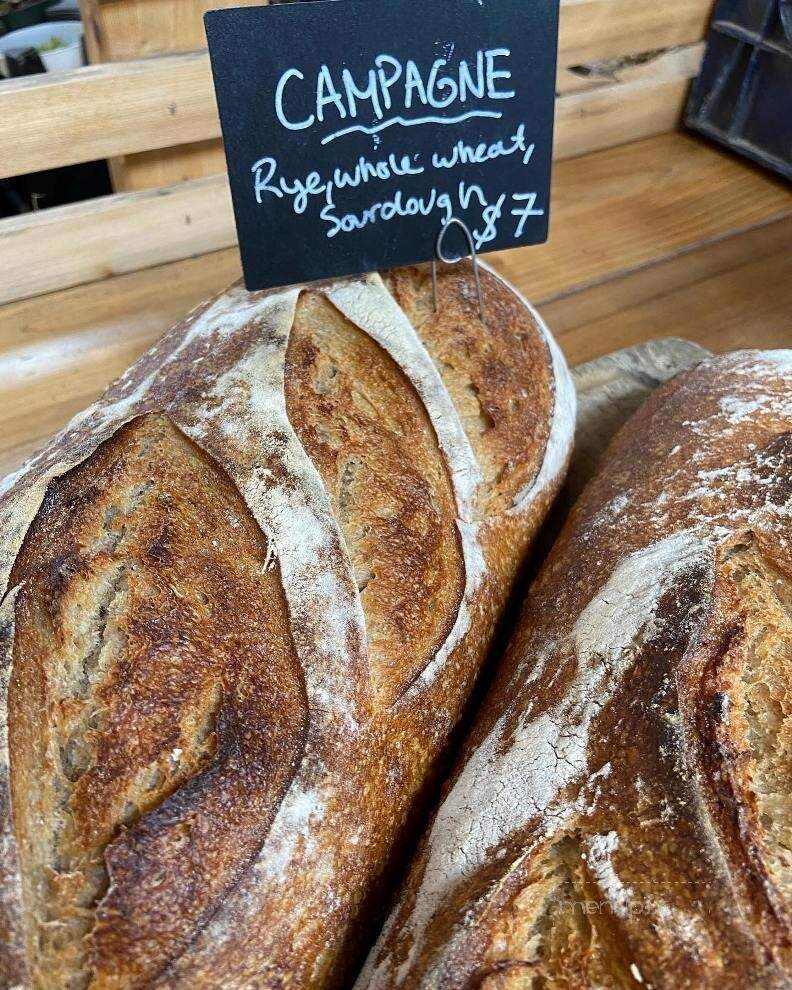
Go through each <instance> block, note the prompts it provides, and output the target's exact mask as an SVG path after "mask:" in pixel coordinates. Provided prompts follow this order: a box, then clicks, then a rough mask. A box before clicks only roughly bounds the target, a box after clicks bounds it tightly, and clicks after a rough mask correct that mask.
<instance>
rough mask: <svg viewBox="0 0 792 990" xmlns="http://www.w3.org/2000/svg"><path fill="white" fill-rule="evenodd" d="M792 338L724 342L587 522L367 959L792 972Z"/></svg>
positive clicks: (735, 980) (380, 978)
mask: <svg viewBox="0 0 792 990" xmlns="http://www.w3.org/2000/svg"><path fill="white" fill-rule="evenodd" d="M790 511H792V353H790V352H771V353H767V354H762V353H756V352H746V353H742V354H735V355H728V356H724V357H721V358H716V359H713V360H711V361H705V362H703V363H702V364H701V365H699V366H698V367H697V368H695V369H693V370H692V371H690V372H688V373H685V374H683V375H681V376H679V377H678V378H677V379H675V380H674V381H672V382H671V383H669V384H667V385H666V386H663V387H661V388H660V389H659V390H658V391H657V393H655V394H654V395H653V396H652V397H651V398H650V399H649V401H648V402H647V403H646V404H645V406H644V407H643V408H642V409H641V410H640V411H639V412H638V413H637V414H636V416H635V417H634V418H633V419H632V420H631V421H630V423H629V424H628V425H627V426H626V427H625V428H624V430H623V431H622V432H621V433H620V434H619V435H618V437H617V439H616V440H615V441H614V443H613V444H612V446H611V448H610V450H609V452H608V453H607V454H606V456H605V457H604V459H603V461H602V463H601V466H600V470H599V473H598V475H597V477H596V478H595V479H594V481H593V482H592V483H591V484H590V485H589V487H588V488H587V490H586V491H585V493H584V494H583V496H582V497H581V499H580V500H579V502H578V503H577V505H576V506H575V508H574V510H573V512H572V514H571V517H570V519H569V521H568V523H567V525H566V527H565V529H564V531H563V532H562V534H561V536H560V538H559V540H558V542H557V544H556V546H555V547H554V549H553V552H552V554H551V556H550V558H549V559H548V561H547V563H546V564H545V566H544V567H543V569H542V572H541V574H540V576H539V578H538V579H537V582H536V584H535V585H534V587H533V588H532V590H531V593H530V595H529V599H528V602H527V605H526V609H525V613H524V615H523V617H522V619H521V621H520V625H519V628H518V631H517V634H516V636H515V638H514V641H513V642H512V644H511V645H510V648H509V650H508V653H507V656H506V658H505V660H504V663H503V665H502V667H501V670H500V674H499V678H498V680H497V683H496V684H495V686H494V689H493V690H492V691H491V692H490V694H489V696H488V698H487V701H486V703H485V706H484V709H483V711H482V712H481V714H480V717H479V718H478V720H477V723H476V726H475V727H474V730H473V733H472V736H471V738H470V740H469V741H468V743H467V744H466V746H465V748H464V752H463V754H462V758H461V760H460V763H459V765H458V769H457V772H456V774H455V775H454V777H453V778H452V780H451V781H450V783H449V784H448V785H447V789H446V795H445V798H444V801H443V803H442V805H441V806H440V809H439V811H438V813H437V816H436V819H435V822H434V824H433V826H432V828H431V830H430V832H429V833H428V835H427V838H426V840H425V841H424V844H423V846H422V849H421V852H420V854H419V856H418V857H417V858H416V861H415V863H414V865H413V869H412V871H411V874H410V879H409V882H408V884H407V886H406V888H405V891H404V893H403V895H402V897H401V900H400V902H399V904H398V905H397V908H396V910H395V911H394V914H393V916H392V917H391V919H390V921H389V923H388V925H387V926H386V929H385V932H384V934H383V936H382V938H381V940H380V942H379V944H378V946H377V947H376V948H375V950H374V951H373V952H372V954H371V956H370V959H369V962H368V964H367V966H366V968H365V970H364V972H363V975H362V976H361V978H360V981H359V983H358V990H383V988H396V987H414V986H421V987H425V988H427V990H428V988H443V990H446V988H449V990H450V988H464V990H473V988H482V990H537V988H540V987H541V988H543V990H545V988H546V990H551V988H552V990H561V988H567V987H570V986H573V987H580V988H595V987H596V988H599V987H613V988H619V990H621V988H631V990H636V988H640V987H641V986H651V987H654V988H657V990H659V988H668V990H670V988H675V990H676V988H689V990H694V988H695V990H698V988H712V990H715V988H717V987H730V988H734V990H744V988H747V987H760V986H761V987H766V988H780V987H786V986H789V984H790V977H791V974H792V969H791V968H790V967H791V964H792V956H791V955H790V930H791V929H790V916H789V912H790V905H791V904H792V890H791V889H790V883H789V877H790V857H789V835H790V826H791V825H792V805H790V800H789V781H790V779H792V760H790V750H791V747H790V739H792V705H790V698H789V693H788V692H789V688H788V684H789V680H790V670H792V614H791V613H790V599H792V580H791V579H792V570H791V568H792V542H790V528H789V521H790Z"/></svg>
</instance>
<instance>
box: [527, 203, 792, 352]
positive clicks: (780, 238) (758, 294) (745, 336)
mask: <svg viewBox="0 0 792 990" xmlns="http://www.w3.org/2000/svg"><path fill="white" fill-rule="evenodd" d="M790 271H792V218H789V219H785V220H781V221H778V222H777V223H775V224H772V225H770V226H767V227H762V228H761V229H759V230H754V231H749V232H746V233H745V234H741V235H738V236H736V237H733V238H731V239H729V240H728V241H725V242H720V243H717V244H714V245H711V246H709V247H708V248H701V249H699V250H698V251H695V252H692V253H691V254H688V255H685V256H683V257H679V258H675V259H672V260H670V261H668V262H665V263H663V264H658V265H654V266H652V267H650V268H647V269H644V270H642V271H640V272H636V273H634V274H631V275H627V276H623V277H622V278H620V279H616V280H613V281H608V282H607V283H606V284H604V285H602V286H598V287H596V288H594V289H589V290H587V291H583V292H579V293H571V294H569V295H567V296H565V297H564V298H563V299H561V300H558V301H556V302H555V303H551V304H549V305H547V306H543V307H542V315H543V316H544V317H545V319H546V320H547V321H548V324H549V325H550V326H551V327H552V328H553V330H554V332H555V334H556V336H557V338H558V341H559V343H560V344H561V347H562V348H563V350H564V352H565V354H566V355H567V358H568V359H569V360H570V361H571V362H572V363H577V362H579V361H587V360H590V359H591V358H594V357H598V356H600V355H601V354H605V353H608V352H609V351H610V350H612V349H613V348H614V347H629V346H631V345H633V344H635V343H637V342H639V341H642V340H647V339H650V338H652V337H657V336H668V335H671V334H674V335H680V336H684V337H685V338H687V339H689V340H692V341H694V342H696V343H698V344H701V345H702V346H703V347H707V348H709V349H710V350H714V351H727V350H734V349H738V348H742V347H760V348H773V347H792V322H791V321H790V313H792V279H790V277H789V272H790Z"/></svg>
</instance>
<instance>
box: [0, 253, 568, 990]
mask: <svg viewBox="0 0 792 990" xmlns="http://www.w3.org/2000/svg"><path fill="white" fill-rule="evenodd" d="M440 277H441V289H442V293H441V295H442V305H441V306H440V309H439V311H438V312H435V311H434V308H433V306H432V303H431V277H430V273H429V269H428V268H423V267H421V268H409V269H399V270H395V271H391V272H388V273H385V274H383V275H382V276H378V275H373V276H367V277H364V278H360V279H352V280H346V281H343V282H334V283H325V284H315V285H312V286H297V287H292V288H290V289H286V290H281V291H269V292H260V293H252V294H251V293H247V292H245V291H244V290H243V289H241V288H240V287H233V288H231V289H230V290H228V291H227V292H225V293H223V294H221V295H220V296H218V297H217V298H216V299H214V300H212V301H210V302H209V303H207V304H205V305H204V306H201V307H199V308H198V309H197V310H195V311H194V312H193V313H191V314H190V315H189V316H188V317H187V318H186V319H185V320H184V321H183V322H182V323H181V324H179V325H178V326H177V327H175V328H174V329H172V330H171V331H169V332H168V333H167V334H165V336H164V337H163V338H162V339H161V340H160V341H159V342H158V343H157V344H156V345H155V346H154V347H153V348H152V349H151V350H150V351H149V352H148V353H147V354H145V355H144V356H143V357H142V358H141V359H140V361H139V362H138V363H137V364H136V365H135V366H134V367H133V368H132V369H130V371H128V372H127V373H126V374H125V375H124V376H122V378H120V379H119V380H118V381H117V382H116V383H114V384H113V385H112V386H111V387H110V388H109V389H108V391H107V392H106V393H105V395H104V396H103V397H102V398H101V399H100V400H99V401H98V402H97V403H96V404H95V405H94V406H93V407H91V408H90V409H89V410H87V411H86V412H85V413H82V414H81V415H80V416H78V417H76V418H75V419H74V420H73V421H72V423H71V424H69V426H68V427H67V428H66V429H65V430H64V431H63V432H62V433H61V434H60V435H59V436H58V437H57V438H56V439H55V440H54V441H53V442H52V443H51V444H50V445H49V446H48V447H46V448H45V449H44V450H43V451H42V452H41V453H40V454H38V455H36V456H35V457H34V458H33V459H32V460H31V461H30V462H29V463H28V464H27V465H26V466H25V467H23V468H22V469H21V470H20V471H19V472H17V473H16V474H15V475H13V476H11V477H10V478H8V479H6V481H5V482H3V483H2V484H0V596H2V599H1V604H0V647H2V650H1V651H0V657H1V658H2V659H1V662H0V671H2V680H0V689H1V690H0V701H1V702H2V703H0V713H1V714H0V733H1V734H2V735H1V736H0V738H2V741H3V747H2V748H1V749H0V829H1V830H2V831H0V875H1V876H2V879H3V881H4V882H3V886H2V894H0V930H2V932H3V935H4V938H3V945H2V948H0V982H3V983H4V985H5V984H6V983H7V984H12V983H14V982H17V983H20V984H22V985H29V986H33V987H36V988H39V987H41V988H49V987H61V986H64V985H66V986H85V987H93V988H100V987H101V988H105V987H108V988H109V987H112V988H125V987H133V986H134V987H135V988H141V987H155V986H157V987H165V986H167V987H185V988H186V987H189V988H191V990H192V988H196V987H208V986H247V985H257V986H258V985H280V984H281V983H283V982H284V981H288V983H289V985H290V986H295V987H301V986H306V987H307V986H311V987H322V986H325V985H337V984H338V983H339V982H340V981H341V980H343V979H344V978H345V977H346V975H347V974H348V971H349V970H351V969H353V968H354V967H355V965H356V960H357V959H358V957H359V955H360V951H361V948H362V947H363V946H364V945H365V942H366V939H367V937H369V936H370V935H371V932H370V930H369V929H370V926H371V924H372V919H371V912H370V910H368V909H367V905H368V904H369V903H370V901H371V899H372V898H374V899H376V898H381V897H382V896H384V894H383V891H382V888H381V880H380V878H381V876H382V874H383V871H384V870H385V869H386V867H387V866H388V864H389V862H390V859H391V857H392V855H393V854H394V850H395V848H396V845H395V843H396V840H397V838H398V837H399V836H400V834H401V833H402V831H403V829H404V828H405V826H406V825H407V824H409V822H410V820H411V818H412V816H414V815H415V814H417V813H418V812H419V811H420V800H419V794H420V793H423V792H424V791H425V788H426V785H427V783H428V782H429V781H430V780H431V776H432V774H433V772H434V771H435V766H436V762H437V760H438V758H439V757H440V755H441V753H442V750H443V746H444V744H445V742H446V740H447V738H448V734H449V732H450V731H451V729H452V728H453V726H454V725H455V723H456V721H457V719H458V717H459V714H460V711H461V709H462V706H463V704H464V702H465V700H466V698H467V695H468V693H469V691H470V688H471V686H472V684H473V681H474V679H475V677H476V675H477V673H478V670H479V668H480V666H481V664H482V661H483V659H484V657H485V655H486V651H487V648H488V646H489V643H490V640H491V637H492V635H493V631H494V628H495V625H496V623H497V621H498V618H499V616H500V614H501V612H502V610H503V608H504V605H505V602H506V598H507V596H508V594H509V591H510V586H511V583H512V581H513V580H514V577H515V575H516V573H517V571H518V569H519V567H520V566H521V564H522V562H523V559H524V556H525V553H526V551H527V549H528V546H529V544H530V541H531V539H532V537H533V535H534V534H535V532H536V530H537V528H538V526H539V523H540V521H541V519H542V517H543V515H544V514H545V512H546V510H547V508H548V506H549V504H550V502H551V500H552V498H553V496H554V494H555V492H556V491H557V490H558V487H559V485H560V483H561V480H562V476H563V472H564V470H565V467H566V462H567V459H568V456H569V451H570V447H571V441H572V434H573V430H574V392H573V388H572V385H571V380H570V377H569V374H568V372H567V369H566V366H565V365H564V363H563V359H562V358H561V357H560V354H559V353H558V351H557V348H555V345H554V343H553V341H552V338H551V337H550V335H549V333H548V331H547V329H546V327H544V325H543V324H542V323H541V321H540V320H539V319H538V317H537V316H536V315H535V314H534V313H533V311H532V310H530V308H529V307H527V306H526V305H525V304H524V302H523V301H522V300H521V299H520V298H519V297H518V296H517V295H516V294H515V293H514V292H513V291H512V290H511V289H510V288H509V287H508V286H506V285H505V284H504V283H503V282H502V281H501V280H500V279H497V278H495V277H494V276H493V275H491V274H488V273H485V275H484V277H483V279H482V292H483V294H484V301H485V305H486V312H487V327H486V329H485V328H484V327H483V326H482V324H481V321H480V319H479V315H478V309H477V306H476V303H475V300H473V301H471V299H470V298H469V293H468V291H467V283H468V281H469V279H470V270H469V266H468V265H467V264H465V263H463V264H461V265H459V266H457V267H456V268H455V269H453V270H450V271H447V270H444V271H443V272H442V273H441V276H440Z"/></svg>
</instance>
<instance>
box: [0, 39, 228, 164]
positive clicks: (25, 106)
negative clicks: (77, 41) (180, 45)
mask: <svg viewBox="0 0 792 990" xmlns="http://www.w3.org/2000/svg"><path fill="white" fill-rule="evenodd" d="M0 121H2V123H0V128H1V130H0V133H2V135H3V140H2V145H0V147H1V148H2V150H0V178H4V177H6V176H9V175H22V174H24V173H26V172H33V171H36V170H38V169H41V168H43V167H52V166H56V165H72V164H74V163H75V162H81V161H91V160H93V159H96V158H108V157H111V156H113V155H120V154H124V153H126V152H130V151H146V150H148V149H150V148H160V147H166V146H169V145H176V144H186V143H188V142H191V141H202V140H204V139H206V138H210V137H217V136H218V135H219V134H220V122H219V120H218V117H217V107H216V104H215V98H214V89H213V88H212V80H211V70H210V68H209V59H208V56H207V55H206V54H205V53H201V52H198V53H190V54H187V55H166V56H163V57H162V58H153V59H141V60H139V61H137V62H124V63H121V64H118V65H112V64H108V65H92V66H87V67H85V68H82V69H75V70H74V71H73V72H63V73H57V74H52V75H50V74H49V73H43V74H40V75H35V76H23V77H21V78H19V79H10V80H5V81H3V82H0Z"/></svg>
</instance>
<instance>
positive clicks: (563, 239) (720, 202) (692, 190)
mask: <svg viewBox="0 0 792 990" xmlns="http://www.w3.org/2000/svg"><path fill="white" fill-rule="evenodd" d="M151 222H152V224H153V223H154V219H152V221H151ZM111 235H112V231H111V230H110V229H109V228H108V229H107V233H106V235H105V236H106V237H107V238H108V239H109V238H110V237H111ZM141 236H146V232H145V230H141ZM92 243H93V245H94V249H95V251H96V253H97V257H99V256H100V255H101V252H102V251H103V249H104V250H106V251H107V256H110V254H111V251H110V247H109V245H108V246H107V247H106V248H103V241H102V236H101V235H100V234H97V235H96V238H95V240H94V241H93V242H92ZM488 260H490V261H491V262H492V263H493V264H494V265H495V266H496V267H497V268H499V269H500V270H501V271H502V272H503V273H504V274H505V275H506V276H507V277H508V278H509V279H510V280H511V281H512V282H514V284H515V285H516V286H517V287H518V288H519V289H520V290H521V291H523V292H524V293H525V294H526V295H527V296H528V298H530V299H531V300H532V301H533V302H534V303H536V304H537V305H538V306H539V307H540V309H541V311H542V313H543V315H544V316H545V318H546V319H547V321H548V323H549V325H550V326H551V328H552V329H553V330H554V331H555V333H556V335H557V336H558V339H559V341H560V343H561V346H562V347H563V348H564V350H565V352H566V354H567V358H568V360H569V361H570V363H572V364H577V363H579V362H580V361H585V360H589V359H591V358H594V357H597V356H598V355H601V354H605V353H608V352H610V351H612V350H614V349H616V348H619V347H624V346H627V345H629V344H633V343H637V342H640V341H642V340H648V339H651V338H655V337H662V336H679V337H687V338H688V339H691V340H694V341H696V342H698V343H701V344H703V345H705V346H706V347H708V348H710V349H712V350H714V351H722V350H730V349H733V348H738V347H769V346H792V319H790V316H789V314H790V313H792V279H790V278H789V271H790V270H791V269H792V195H790V192H789V188H788V187H787V186H785V185H782V184H781V183H780V182H777V181H776V180H774V179H773V178H772V177H770V176H769V175H767V174H765V173H762V172H760V171H758V170H756V169H754V168H752V167H750V166H747V165H745V164H744V163H743V162H742V161H740V160H738V159H736V158H733V157H731V156H728V155H726V154H724V153H723V152H721V151H719V150H716V149H714V148H712V147H710V146H708V145H706V144H704V143H702V142H700V141H699V140H698V139H695V138H691V137H689V136H686V135H683V134H678V133H674V134H665V135H662V136H660V137H656V138H651V139H648V140H644V141H640V142H636V143H633V144H629V145H622V146H621V147H618V148H612V149H609V150H606V151H600V152H596V153H593V154H589V155H586V156H583V157H580V158H575V159H570V160H568V161H564V162H560V163H559V164H558V165H557V166H556V170H555V175H554V185H553V214H552V220H551V235H550V240H549V241H548V243H547V244H546V245H543V246H541V247H538V248H526V249H522V250H519V251H513V252H505V253H504V252H501V253H498V254H495V255H490V256H488ZM133 267H134V266H133ZM106 270H107V269H106V268H105V269H104V270H102V269H101V267H99V266H97V267H96V269H92V270H91V272H90V273H89V275H90V277H91V278H94V279H97V277H98V276H100V275H101V274H102V273H103V271H106ZM238 273H239V261H238V257H237V253H236V250H235V249H224V250H220V251H213V252H211V253H209V254H204V255H202V256H200V257H193V258H187V259H185V260H178V261H172V262H169V263H167V264H160V265H157V266H155V267H149V268H145V269H143V270H140V271H131V272H130V273H129V274H123V275H116V276H114V277H110V278H103V279H102V278H100V279H99V280H96V281H91V282H88V283H87V284H83V285H76V286H73V287H71V288H65V289H61V290H59V291H55V292H50V293H48V294H46V295H41V296H36V297H35V298H30V299H22V300H18V301H15V302H11V303H8V304H6V305H4V306H0V475H2V474H5V473H6V472H7V471H8V470H11V469H13V468H14V467H16V466H17V465H18V464H19V463H21V461H22V460H23V459H24V457H25V456H26V455H27V454H28V453H30V451H31V450H32V449H34V448H35V447H36V446H38V445H39V444H40V443H41V442H42V441H43V440H44V439H46V438H47V437H48V436H49V435H51V434H52V433H53V432H54V431H55V430H57V429H59V428H60V427H61V426H63V425H64V424H65V423H66V421H67V420H68V419H69V417H70V416H72V415H73V414H74V413H75V412H77V411H79V410H80V409H82V408H84V407H85V406H86V405H87V404H88V403H90V402H91V401H92V400H93V399H94V398H96V396H97V395H98V394H99V393H100V392H101V391H102V389H103V388H104V386H105V385H106V384H107V383H108V382H109V381H110V380H111V379H112V378H114V377H115V376H117V375H118V374H120V373H121V372H122V371H123V370H124V369H125V368H126V367H127V366H128V365H129V364H130V363H131V362H132V361H134V360H135V358H136V357H137V356H138V355H139V354H140V353H142V351H143V350H145V348H146V347H147V346H149V344H151V342H152V341H153V340H155V339H156V337H157V336H158V335H159V334H160V333H161V332H162V331H163V330H165V329H166V328H167V327H168V326H169V325H171V324H172V323H174V322H176V321H177V320H178V319H180V318H181V317H182V316H183V315H184V314H185V313H186V312H187V311H188V310H190V309H191V308H192V307H193V306H195V305H197V304H198V303H199V302H201V301H202V300H203V299H205V298H206V297H207V296H209V295H211V294H212V293H214V292H216V291H218V290H220V289H222V288H223V287H224V286H225V285H227V284H228V283H229V282H231V281H233V280H234V279H235V278H236V277H237V276H238Z"/></svg>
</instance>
